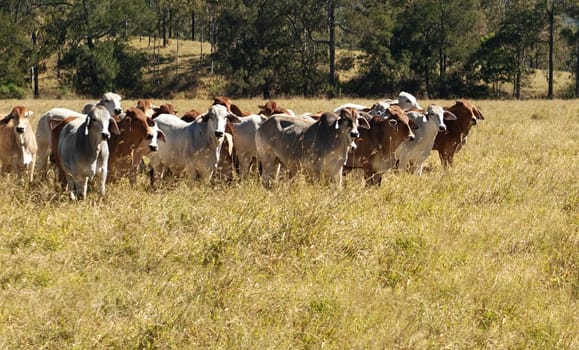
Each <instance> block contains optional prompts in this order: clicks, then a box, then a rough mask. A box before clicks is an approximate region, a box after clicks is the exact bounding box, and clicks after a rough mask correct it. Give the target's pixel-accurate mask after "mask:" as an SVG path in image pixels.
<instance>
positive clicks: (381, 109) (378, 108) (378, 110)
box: [334, 91, 422, 116]
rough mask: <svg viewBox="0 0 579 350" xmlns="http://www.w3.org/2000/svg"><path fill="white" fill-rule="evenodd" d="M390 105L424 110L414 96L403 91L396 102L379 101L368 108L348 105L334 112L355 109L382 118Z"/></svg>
mask: <svg viewBox="0 0 579 350" xmlns="http://www.w3.org/2000/svg"><path fill="white" fill-rule="evenodd" d="M390 105H398V106H399V107H400V108H402V109H403V110H412V109H414V110H422V107H420V105H419V104H418V101H416V97H414V95H412V94H409V93H408V92H406V91H401V92H400V93H399V94H398V98H397V99H396V100H391V99H386V100H383V101H378V102H376V103H374V104H373V105H372V107H366V106H364V105H360V104H356V103H346V104H343V105H341V106H339V107H336V108H335V109H334V112H337V111H339V110H340V109H342V108H354V109H357V110H358V111H361V112H367V113H368V114H370V115H372V116H375V115H377V116H380V115H383V114H384V113H385V112H386V109H387V108H388V107H389V106H390Z"/></svg>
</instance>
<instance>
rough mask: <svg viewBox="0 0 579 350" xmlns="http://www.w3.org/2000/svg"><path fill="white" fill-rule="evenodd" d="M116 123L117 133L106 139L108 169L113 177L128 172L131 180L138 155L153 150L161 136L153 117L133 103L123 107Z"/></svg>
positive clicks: (136, 169)
mask: <svg viewBox="0 0 579 350" xmlns="http://www.w3.org/2000/svg"><path fill="white" fill-rule="evenodd" d="M117 124H118V128H119V134H118V135H115V134H113V135H111V138H110V141H109V149H110V156H109V170H110V172H111V175H112V176H113V177H114V178H116V177H117V176H119V175H125V174H128V175H129V181H130V183H131V184H135V183H136V179H137V172H138V169H139V164H140V162H141V160H142V158H143V157H144V156H145V155H146V154H148V153H149V152H154V151H157V150H158V148H159V145H158V143H157V141H162V142H163V141H165V137H164V134H163V132H162V131H161V130H160V129H159V128H158V126H157V124H156V123H155V121H153V120H152V119H151V118H149V117H147V116H146V115H145V113H144V112H143V111H142V110H141V109H139V108H136V107H131V108H129V109H127V110H126V111H125V117H124V118H123V119H121V120H119V121H118V122H117Z"/></svg>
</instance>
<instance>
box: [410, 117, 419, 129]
mask: <svg viewBox="0 0 579 350" xmlns="http://www.w3.org/2000/svg"><path fill="white" fill-rule="evenodd" d="M408 126H410V129H412V130H416V129H418V128H419V126H418V124H416V123H415V122H414V120H412V119H408Z"/></svg>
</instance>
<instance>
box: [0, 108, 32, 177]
mask: <svg viewBox="0 0 579 350" xmlns="http://www.w3.org/2000/svg"><path fill="white" fill-rule="evenodd" d="M31 115H32V112H31V111H29V110H28V109H27V108H26V107H23V106H16V107H14V108H12V111H11V112H10V113H9V114H8V115H7V116H5V117H4V118H3V119H2V120H0V162H2V172H3V173H6V172H10V171H12V172H14V173H16V174H17V175H18V176H19V177H20V176H21V174H22V172H23V171H25V172H27V173H28V180H29V181H32V179H33V176H34V164H35V162H36V152H37V150H38V147H37V144H36V138H35V137H34V131H33V130H32V127H31V126H30V121H29V119H28V117H29V116H31Z"/></svg>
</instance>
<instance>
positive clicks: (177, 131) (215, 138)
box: [150, 105, 239, 185]
mask: <svg viewBox="0 0 579 350" xmlns="http://www.w3.org/2000/svg"><path fill="white" fill-rule="evenodd" d="M228 120H229V121H231V122H233V123H236V122H239V119H238V117H237V116H236V115H234V114H232V113H230V112H228V111H227V108H226V107H224V106H222V105H213V106H211V107H210V108H209V110H208V111H207V112H206V113H204V114H202V115H201V116H200V117H199V118H197V120H195V121H194V122H190V123H187V122H185V121H183V120H181V119H180V118H179V117H177V116H176V115H172V114H161V115H159V116H158V117H157V118H155V121H156V122H157V125H158V126H159V128H160V129H161V130H162V131H163V133H164V134H165V142H164V143H160V144H159V151H158V152H155V154H153V155H152V156H151V157H150V158H151V164H152V172H151V184H152V185H154V177H155V173H159V174H160V176H161V177H162V176H163V172H164V170H166V169H169V170H171V172H172V173H173V174H174V175H176V176H179V175H181V174H182V173H183V172H186V173H188V174H189V175H191V176H192V178H194V179H201V180H209V179H210V178H211V176H212V175H213V173H214V171H215V169H216V168H217V163H218V162H219V153H220V151H221V146H222V143H223V138H224V134H225V125H226V122H227V121H228Z"/></svg>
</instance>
